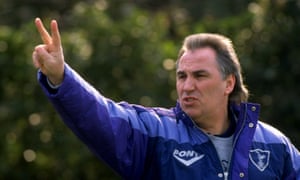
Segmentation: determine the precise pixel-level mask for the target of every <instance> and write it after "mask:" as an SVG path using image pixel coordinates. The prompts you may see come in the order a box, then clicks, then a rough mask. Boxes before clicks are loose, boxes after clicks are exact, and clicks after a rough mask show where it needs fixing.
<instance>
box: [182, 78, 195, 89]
mask: <svg viewBox="0 0 300 180" xmlns="http://www.w3.org/2000/svg"><path fill="white" fill-rule="evenodd" d="M183 89H184V90H185V91H193V90H194V89H195V80H194V79H193V78H190V77H188V78H187V79H186V80H185V82H184V84H183Z"/></svg>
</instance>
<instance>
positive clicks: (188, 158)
mask: <svg viewBox="0 0 300 180" xmlns="http://www.w3.org/2000/svg"><path fill="white" fill-rule="evenodd" d="M173 157H174V158H175V159H177V160H178V161H179V162H181V163H182V164H184V165H185V166H190V165H192V164H194V163H195V162H197V161H199V160H200V159H202V158H203V157H204V154H199V153H197V152H196V151H191V150H187V151H184V150H183V151H179V150H178V149H175V150H174V152H173Z"/></svg>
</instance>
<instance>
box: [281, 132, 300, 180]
mask: <svg viewBox="0 0 300 180" xmlns="http://www.w3.org/2000/svg"><path fill="white" fill-rule="evenodd" d="M285 141H286V144H287V145H286V151H287V154H288V156H286V165H285V170H284V172H285V175H284V179H296V180H300V152H299V150H298V149H297V148H296V147H295V146H294V145H293V144H292V143H291V142H290V140H289V139H288V138H286V139H285Z"/></svg>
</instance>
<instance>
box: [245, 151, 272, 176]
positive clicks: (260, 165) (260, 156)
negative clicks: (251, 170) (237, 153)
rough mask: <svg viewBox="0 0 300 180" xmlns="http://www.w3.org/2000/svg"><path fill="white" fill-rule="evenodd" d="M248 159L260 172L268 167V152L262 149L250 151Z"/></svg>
mask: <svg viewBox="0 0 300 180" xmlns="http://www.w3.org/2000/svg"><path fill="white" fill-rule="evenodd" d="M249 158H250V160H251V162H252V163H253V165H254V166H256V167H257V169H259V170H260V171H261V172H262V171H264V170H265V169H266V168H267V167H268V165H269V160H270V151H267V150H262V149H254V150H250V154H249Z"/></svg>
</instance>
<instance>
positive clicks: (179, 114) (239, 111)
mask: <svg viewBox="0 0 300 180" xmlns="http://www.w3.org/2000/svg"><path fill="white" fill-rule="evenodd" d="M228 108H229V109H230V111H229V113H230V117H231V118H234V119H235V120H236V121H237V125H238V126H237V128H241V127H240V126H241V125H242V124H244V123H245V122H244V121H249V122H250V121H251V122H253V123H254V124H255V125H256V123H257V120H258V116H259V111H260V105H259V104H255V103H250V102H246V103H241V104H236V103H233V102H231V103H229V105H228ZM174 113H175V115H176V120H177V121H183V123H184V124H186V125H187V126H194V125H195V123H194V122H193V120H192V119H191V118H190V117H189V116H188V115H187V114H186V113H185V112H184V111H183V110H182V108H181V106H180V104H179V102H178V101H177V103H176V107H175V108H174Z"/></svg>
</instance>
